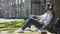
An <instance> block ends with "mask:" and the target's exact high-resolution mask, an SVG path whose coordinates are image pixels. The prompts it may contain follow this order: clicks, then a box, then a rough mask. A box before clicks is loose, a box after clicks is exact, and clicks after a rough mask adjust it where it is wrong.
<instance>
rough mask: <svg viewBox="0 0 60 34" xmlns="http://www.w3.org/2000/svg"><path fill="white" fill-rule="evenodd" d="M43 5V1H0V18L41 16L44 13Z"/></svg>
mask: <svg viewBox="0 0 60 34" xmlns="http://www.w3.org/2000/svg"><path fill="white" fill-rule="evenodd" d="M46 2H50V1H48V0H46ZM44 3H45V0H0V17H3V18H21V17H29V16H30V15H41V14H43V13H44Z"/></svg>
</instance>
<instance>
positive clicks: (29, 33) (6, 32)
mask: <svg viewBox="0 0 60 34" xmlns="http://www.w3.org/2000/svg"><path fill="white" fill-rule="evenodd" d="M0 34H40V33H39V32H31V31H24V33H16V32H13V33H9V32H8V31H2V32H0ZM47 34H51V33H49V32H47Z"/></svg>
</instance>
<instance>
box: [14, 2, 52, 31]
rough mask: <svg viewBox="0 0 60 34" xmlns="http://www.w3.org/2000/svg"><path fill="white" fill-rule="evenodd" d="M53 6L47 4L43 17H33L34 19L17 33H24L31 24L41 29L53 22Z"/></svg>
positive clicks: (29, 20)
mask: <svg viewBox="0 0 60 34" xmlns="http://www.w3.org/2000/svg"><path fill="white" fill-rule="evenodd" d="M51 9H52V5H51V4H49V3H46V5H45V11H46V12H45V13H44V14H43V15H41V16H36V15H33V16H32V17H30V18H29V19H28V20H27V22H26V24H25V25H23V26H22V27H21V28H20V29H19V30H17V31H15V32H23V30H24V29H25V28H26V27H29V26H31V24H33V25H34V26H35V27H37V28H38V29H41V27H43V26H45V25H47V24H49V22H50V21H51V20H52V18H53V14H52V11H51Z"/></svg>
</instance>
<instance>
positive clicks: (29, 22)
mask: <svg viewBox="0 0 60 34" xmlns="http://www.w3.org/2000/svg"><path fill="white" fill-rule="evenodd" d="M31 24H33V25H34V26H35V27H36V28H38V29H40V28H41V27H42V26H43V24H40V23H38V22H37V21H36V20H34V19H32V18H29V19H28V21H27V22H26V24H25V25H23V26H22V29H23V30H24V29H25V28H26V27H30V26H31Z"/></svg>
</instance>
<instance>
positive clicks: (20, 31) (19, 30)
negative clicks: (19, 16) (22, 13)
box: [15, 28, 24, 33]
mask: <svg viewBox="0 0 60 34" xmlns="http://www.w3.org/2000/svg"><path fill="white" fill-rule="evenodd" d="M15 32H18V33H23V32H24V30H23V29H22V28H20V29H18V30H16V31H15Z"/></svg>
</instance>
